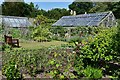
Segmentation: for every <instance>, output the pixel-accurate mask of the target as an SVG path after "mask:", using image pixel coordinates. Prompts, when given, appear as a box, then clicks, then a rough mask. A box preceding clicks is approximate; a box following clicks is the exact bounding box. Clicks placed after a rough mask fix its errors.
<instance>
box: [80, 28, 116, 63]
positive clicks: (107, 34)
mask: <svg viewBox="0 0 120 80" xmlns="http://www.w3.org/2000/svg"><path fill="white" fill-rule="evenodd" d="M116 32H117V29H116V28H111V29H107V30H103V31H102V32H101V33H99V34H98V35H97V36H96V37H95V38H94V40H93V42H90V43H88V44H87V45H85V46H84V47H83V48H82V49H81V51H80V53H81V54H84V56H85V57H87V58H90V59H92V60H93V61H98V60H99V59H104V60H107V61H110V60H112V59H113V57H112V56H111V54H114V50H113V48H112V45H113V43H114V42H113V41H112V37H113V36H114V35H115V34H116Z"/></svg>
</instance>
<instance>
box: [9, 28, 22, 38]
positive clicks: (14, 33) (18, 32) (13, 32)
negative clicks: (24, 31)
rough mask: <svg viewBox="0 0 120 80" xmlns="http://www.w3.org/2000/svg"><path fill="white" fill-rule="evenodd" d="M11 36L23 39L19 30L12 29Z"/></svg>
mask: <svg viewBox="0 0 120 80" xmlns="http://www.w3.org/2000/svg"><path fill="white" fill-rule="evenodd" d="M10 34H11V35H12V37H13V38H20V37H21V32H20V30H19V29H14V28H13V29H10Z"/></svg>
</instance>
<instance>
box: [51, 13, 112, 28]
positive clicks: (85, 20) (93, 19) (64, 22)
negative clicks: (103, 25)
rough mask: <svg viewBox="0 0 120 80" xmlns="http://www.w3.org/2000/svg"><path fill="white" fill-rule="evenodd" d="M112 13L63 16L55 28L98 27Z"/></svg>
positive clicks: (55, 24)
mask: <svg viewBox="0 0 120 80" xmlns="http://www.w3.org/2000/svg"><path fill="white" fill-rule="evenodd" d="M109 13H110V12H101V13H90V14H81V15H75V16H63V17H62V18H61V19H59V20H58V21H57V22H56V23H54V24H53V26H66V27H67V26H68V27H70V26H98V25H99V24H100V22H101V21H102V20H103V19H104V18H105V17H106V16H107V15H108V14H109Z"/></svg>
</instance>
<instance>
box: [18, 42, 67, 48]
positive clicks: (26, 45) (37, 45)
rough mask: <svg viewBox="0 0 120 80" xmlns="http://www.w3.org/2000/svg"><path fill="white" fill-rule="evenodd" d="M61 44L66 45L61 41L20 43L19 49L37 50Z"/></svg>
mask: <svg viewBox="0 0 120 80" xmlns="http://www.w3.org/2000/svg"><path fill="white" fill-rule="evenodd" d="M61 44H67V42H63V41H51V42H35V41H33V42H31V41H28V42H21V43H20V46H21V48H26V49H39V48H42V47H50V46H60V45H61Z"/></svg>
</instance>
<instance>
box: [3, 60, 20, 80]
mask: <svg viewBox="0 0 120 80" xmlns="http://www.w3.org/2000/svg"><path fill="white" fill-rule="evenodd" d="M2 69H3V74H4V75H5V76H6V77H7V79H8V80H19V79H22V76H21V73H20V71H19V69H18V68H17V65H16V63H15V61H14V60H13V61H12V60H11V61H9V63H7V64H6V65H5V66H3V68H2Z"/></svg>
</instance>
